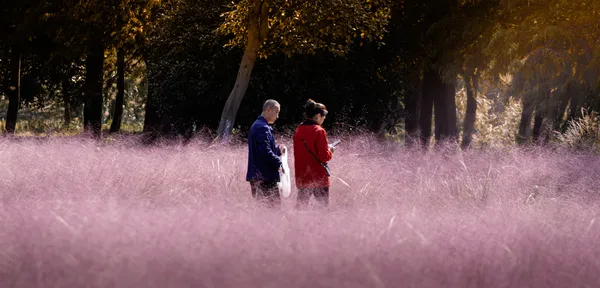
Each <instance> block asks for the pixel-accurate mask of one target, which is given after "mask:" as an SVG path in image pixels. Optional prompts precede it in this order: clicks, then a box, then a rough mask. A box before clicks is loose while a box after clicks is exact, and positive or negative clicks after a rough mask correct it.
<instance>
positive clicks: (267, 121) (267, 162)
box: [246, 99, 289, 208]
mask: <svg viewBox="0 0 600 288" xmlns="http://www.w3.org/2000/svg"><path fill="white" fill-rule="evenodd" d="M280 110H281V106H280V105H279V103H278V102H277V101H275V100H272V99H269V100H267V101H266V102H265V104H264V105H263V109H262V113H261V114H260V116H258V118H257V119H256V121H254V124H252V127H250V133H248V173H247V174H246V181H248V182H250V188H251V190H252V197H254V198H255V199H256V200H258V201H260V202H266V204H267V205H268V206H270V207H273V208H277V207H280V206H281V198H280V196H279V188H278V187H277V183H278V182H279V181H280V179H279V171H280V169H282V168H281V167H282V166H281V159H280V158H279V157H280V156H281V153H285V152H286V151H285V150H286V148H285V146H283V145H280V146H277V145H276V144H275V138H274V137H273V128H271V126H270V125H272V124H273V123H275V121H276V120H277V118H279V111H280ZM283 172H284V173H289V171H283Z"/></svg>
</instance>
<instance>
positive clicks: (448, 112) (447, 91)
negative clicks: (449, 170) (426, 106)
mask: <svg viewBox="0 0 600 288" xmlns="http://www.w3.org/2000/svg"><path fill="white" fill-rule="evenodd" d="M443 87H444V94H443V95H444V106H443V107H444V110H445V112H444V116H445V118H444V119H445V123H446V125H445V130H444V131H443V134H442V141H451V142H455V143H456V142H457V141H458V127H457V119H456V78H455V79H452V80H450V82H448V83H444V86H443Z"/></svg>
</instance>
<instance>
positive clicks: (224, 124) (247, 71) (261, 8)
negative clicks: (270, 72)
mask: <svg viewBox="0 0 600 288" xmlns="http://www.w3.org/2000/svg"><path fill="white" fill-rule="evenodd" d="M268 15H269V8H268V4H267V1H264V0H262V1H261V0H252V5H251V9H250V11H249V13H248V40H247V42H246V48H245V49H244V55H243V56H242V61H241V63H240V69H239V71H238V74H237V78H236V80H235V85H234V86H233V90H231V93H230V94H229V97H228V98H227V102H226V103H225V107H224V108H223V112H222V114H221V121H220V122H219V128H218V130H217V134H218V136H219V137H221V139H222V140H223V141H228V138H229V135H231V131H232V130H233V126H234V123H235V117H236V115H237V112H238V110H239V107H240V104H241V103H242V99H243V98H244V95H245V94H246V90H247V89H248V83H249V82H250V76H251V74H252V69H253V68H254V63H255V62H256V58H257V57H258V49H259V48H260V45H261V43H262V40H263V39H264V37H265V36H266V33H267V32H268V28H266V27H267V26H266V24H268Z"/></svg>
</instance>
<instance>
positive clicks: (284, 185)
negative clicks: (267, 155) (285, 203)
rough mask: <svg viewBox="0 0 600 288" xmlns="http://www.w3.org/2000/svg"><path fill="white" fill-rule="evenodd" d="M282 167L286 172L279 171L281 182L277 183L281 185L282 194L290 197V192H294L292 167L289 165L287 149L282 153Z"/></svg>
mask: <svg viewBox="0 0 600 288" xmlns="http://www.w3.org/2000/svg"><path fill="white" fill-rule="evenodd" d="M281 167H282V168H283V170H284V171H285V173H282V172H281V171H279V178H280V180H279V183H277V185H278V186H279V191H281V194H282V195H283V197H286V198H287V197H290V193H291V192H292V182H291V180H290V173H291V171H290V167H289V166H288V155H287V151H285V153H283V154H282V155H281Z"/></svg>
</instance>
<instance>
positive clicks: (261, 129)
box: [246, 99, 335, 209]
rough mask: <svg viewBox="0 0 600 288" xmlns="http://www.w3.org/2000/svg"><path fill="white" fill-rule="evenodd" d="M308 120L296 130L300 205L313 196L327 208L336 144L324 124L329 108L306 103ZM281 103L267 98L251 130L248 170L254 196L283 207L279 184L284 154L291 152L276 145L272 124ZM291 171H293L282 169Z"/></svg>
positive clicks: (296, 170) (306, 202)
mask: <svg viewBox="0 0 600 288" xmlns="http://www.w3.org/2000/svg"><path fill="white" fill-rule="evenodd" d="M304 108H305V112H304V114H305V116H306V119H305V120H304V121H303V122H302V123H301V124H300V125H299V126H298V128H296V131H295V132H294V138H293V141H294V144H293V145H294V146H293V147H294V172H295V176H296V187H297V188H298V198H297V202H296V207H297V208H299V209H302V208H305V207H306V206H307V205H308V201H309V200H310V198H311V196H313V195H314V196H315V199H316V200H317V202H318V203H319V204H321V205H322V206H323V207H326V206H328V205H329V186H330V182H329V171H328V169H329V168H328V166H327V162H328V161H329V160H331V157H332V155H333V152H334V151H335V147H333V146H330V145H329V143H328V142H327V133H326V132H325V129H323V127H321V125H322V124H323V121H325V117H326V116H327V113H328V112H327V109H326V107H325V105H323V104H321V103H316V102H315V101H313V100H310V99H309V100H308V101H307V102H306V105H305V106H304ZM280 110H281V106H280V105H279V103H278V102H277V101H275V100H267V101H266V102H265V104H264V105H263V109H262V113H261V115H260V116H258V119H256V121H255V122H254V124H252V126H251V127H250V132H249V133H248V173H247V174H246V181H248V182H250V187H251V190H252V196H253V197H254V198H255V199H257V200H258V201H260V202H266V204H267V205H269V206H270V207H280V206H281V198H280V195H279V187H278V186H277V183H278V182H279V181H280V174H279V172H280V171H281V170H282V169H283V166H282V162H281V158H280V157H281V156H282V155H283V154H284V153H287V149H286V147H285V146H284V145H279V146H278V145H276V144H275V138H274V137H273V128H271V126H270V125H272V124H273V123H275V121H276V120H277V118H279V111H280ZM282 172H283V173H290V171H282Z"/></svg>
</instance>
